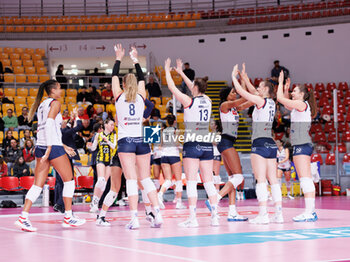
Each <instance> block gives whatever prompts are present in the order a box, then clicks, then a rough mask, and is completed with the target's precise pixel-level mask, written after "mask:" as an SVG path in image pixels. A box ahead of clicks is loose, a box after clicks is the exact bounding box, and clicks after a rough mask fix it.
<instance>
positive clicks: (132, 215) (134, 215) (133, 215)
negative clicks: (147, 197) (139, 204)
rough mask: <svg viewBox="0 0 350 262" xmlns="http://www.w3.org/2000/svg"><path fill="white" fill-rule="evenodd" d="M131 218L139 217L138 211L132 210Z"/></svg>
mask: <svg viewBox="0 0 350 262" xmlns="http://www.w3.org/2000/svg"><path fill="white" fill-rule="evenodd" d="M130 214H131V218H134V217H137V210H130Z"/></svg>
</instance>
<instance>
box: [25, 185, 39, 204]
mask: <svg viewBox="0 0 350 262" xmlns="http://www.w3.org/2000/svg"><path fill="white" fill-rule="evenodd" d="M41 190H42V187H38V186H36V185H32V186H31V188H30V189H29V191H28V193H27V195H26V199H29V200H30V201H32V203H34V202H35V201H36V200H37V199H38V197H39V196H40V193H41Z"/></svg>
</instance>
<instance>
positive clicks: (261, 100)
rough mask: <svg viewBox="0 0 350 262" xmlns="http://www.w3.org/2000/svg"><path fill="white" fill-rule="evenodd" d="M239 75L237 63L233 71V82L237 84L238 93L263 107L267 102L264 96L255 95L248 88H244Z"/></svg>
mask: <svg viewBox="0 0 350 262" xmlns="http://www.w3.org/2000/svg"><path fill="white" fill-rule="evenodd" d="M237 75H238V65H235V66H234V68H233V71H232V81H233V84H234V85H235V88H236V91H237V93H238V94H240V95H241V96H242V97H243V98H245V99H247V100H248V101H250V102H252V103H254V104H255V105H257V106H258V107H262V106H263V105H264V103H265V100H264V98H262V97H260V96H258V95H253V94H251V93H249V92H247V91H246V90H244V89H243V88H242V86H241V85H240V83H239V82H238V80H237Z"/></svg>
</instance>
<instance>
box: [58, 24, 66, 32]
mask: <svg viewBox="0 0 350 262" xmlns="http://www.w3.org/2000/svg"><path fill="white" fill-rule="evenodd" d="M65 31H66V26H65V25H58V26H57V27H56V32H65Z"/></svg>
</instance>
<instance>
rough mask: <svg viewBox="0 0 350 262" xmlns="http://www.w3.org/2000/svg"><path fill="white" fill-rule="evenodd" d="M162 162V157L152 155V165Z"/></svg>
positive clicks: (158, 164)
mask: <svg viewBox="0 0 350 262" xmlns="http://www.w3.org/2000/svg"><path fill="white" fill-rule="evenodd" d="M160 164H161V158H156V159H154V158H153V156H151V165H157V166H160Z"/></svg>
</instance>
